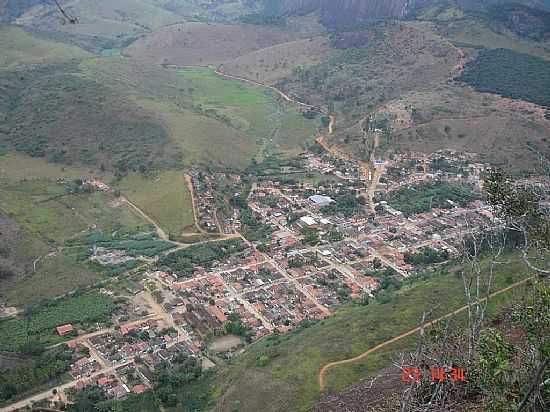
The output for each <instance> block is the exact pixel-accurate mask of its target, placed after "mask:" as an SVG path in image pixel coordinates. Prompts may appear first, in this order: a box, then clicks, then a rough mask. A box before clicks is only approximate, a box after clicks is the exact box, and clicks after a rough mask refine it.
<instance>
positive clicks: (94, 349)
mask: <svg viewBox="0 0 550 412" xmlns="http://www.w3.org/2000/svg"><path fill="white" fill-rule="evenodd" d="M297 164H299V165H301V167H302V168H303V169H302V170H303V171H304V172H305V174H306V176H308V175H309V176H315V177H316V179H311V180H308V179H303V180H296V179H292V176H293V175H292V174H291V175H289V176H290V178H284V179H276V178H273V177H269V176H268V177H265V178H256V179H253V181H250V182H248V183H246V182H243V179H241V177H240V176H235V175H230V174H225V173H212V174H208V175H207V174H206V173H204V172H196V171H192V172H191V173H190V177H189V183H190V185H191V188H192V190H193V191H194V195H195V197H196V198H197V199H199V200H198V201H197V204H195V205H194V207H195V208H196V209H197V210H196V215H197V216H198V222H199V226H200V227H201V228H202V229H203V230H204V232H205V233H208V234H216V233H217V234H218V235H219V236H231V239H229V240H224V241H216V239H215V238H214V239H213V240H212V241H208V242H206V243H203V244H196V245H190V246H181V245H179V246H178V247H175V248H172V249H168V250H163V251H162V253H158V254H157V255H156V256H154V257H151V256H138V257H134V258H136V259H137V260H138V261H139V262H140V264H141V265H143V267H144V269H143V270H137V271H134V272H133V277H132V279H133V280H127V281H126V283H125V284H126V288H125V289H124V290H122V291H121V290H120V288H118V289H117V290H114V288H112V287H111V286H110V285H109V284H106V285H105V286H104V287H103V288H102V289H101V293H103V294H105V295H108V296H112V297H117V296H118V297H121V296H123V297H124V299H125V300H124V302H125V303H124V304H123V305H122V306H120V307H119V309H117V310H116V311H114V312H113V313H112V315H111V320H110V322H108V324H97V325H96V327H95V328H88V329H86V330H81V329H79V327H78V325H72V324H66V325H59V326H58V327H57V329H56V333H57V334H58V335H59V336H60V337H63V338H64V339H65V340H66V343H61V344H59V345H65V346H66V350H67V351H69V352H70V354H71V355H70V356H71V357H72V358H71V359H72V363H71V366H70V376H71V379H70V380H69V381H68V382H66V383H64V384H63V385H61V386H59V387H57V388H56V389H55V391H53V392H52V390H49V391H46V392H43V393H42V394H38V395H36V396H35V397H33V398H32V399H31V401H39V402H43V401H44V400H49V401H50V402H54V403H55V402H67V401H70V398H71V396H74V394H75V393H76V392H77V391H79V390H82V389H83V388H86V387H95V388H97V390H99V391H101V392H102V393H103V395H104V396H106V397H107V398H114V399H121V398H124V397H126V396H128V395H129V394H131V393H141V392H144V391H147V390H149V389H150V388H151V386H152V376H153V373H154V371H155V370H156V369H158V368H162V367H166V366H167V365H171V364H172V363H174V362H181V360H182V359H187V358H192V359H195V360H196V362H198V364H199V365H200V366H201V367H202V368H203V369H208V368H211V367H213V366H215V365H216V363H218V362H220V361H221V360H223V359H228V358H230V357H232V356H234V355H235V354H237V353H240V352H242V351H243V350H245V348H246V345H247V344H249V343H251V342H254V341H255V340H258V339H261V338H262V337H264V336H267V335H270V334H272V333H274V332H276V333H285V332H288V331H289V330H292V329H294V328H296V327H299V326H300V325H302V324H303V323H304V322H315V321H318V320H321V319H324V318H326V317H328V316H331V314H332V313H333V312H334V311H335V310H336V309H337V308H338V307H339V306H341V305H343V304H347V303H351V302H358V303H362V304H365V303H367V302H368V300H369V299H372V298H375V297H376V296H378V295H379V294H381V293H382V292H383V291H384V289H385V288H387V287H391V285H392V284H393V285H395V284H399V283H400V282H403V281H405V280H406V279H408V278H410V277H411V276H414V275H415V274H417V273H419V272H422V271H426V270H435V269H436V268H437V267H439V266H441V265H444V264H445V263H446V262H448V261H450V260H452V259H453V258H455V257H457V256H458V255H459V254H460V248H461V247H462V245H461V243H460V242H461V239H462V238H463V235H466V234H469V233H474V232H475V231H477V230H480V229H482V228H486V227H489V226H491V225H495V224H498V222H497V221H496V219H495V217H494V216H493V215H492V213H491V210H490V208H489V206H488V205H487V204H485V203H484V202H483V200H482V197H481V188H482V178H483V173H484V171H485V170H486V169H487V168H488V165H487V164H485V163H483V162H481V161H480V160H479V159H478V158H477V157H476V156H474V155H470V154H464V153H452V152H438V153H434V154H432V155H431V156H427V155H425V154H414V153H412V154H407V155H392V157H391V158H388V159H385V160H378V161H376V164H374V165H372V167H373V170H368V171H366V172H362V171H364V168H363V166H360V165H358V164H355V163H354V162H353V160H350V159H346V160H342V159H339V158H337V157H335V156H334V155H333V154H331V153H329V152H326V151H321V152H320V153H318V152H307V153H303V154H302V155H301V156H300V158H299V159H298V161H297ZM286 170H288V168H287V169H286ZM376 172H379V173H378V174H379V177H380V178H379V180H378V181H377V182H375V183H374V186H375V187H374V190H373V187H372V186H373V182H372V180H373V176H374V175H375V174H376ZM546 183H547V182H546ZM84 184H85V185H90V186H93V187H94V188H96V189H97V190H109V187H108V186H106V185H104V184H103V183H101V182H99V181H95V180H94V181H89V182H84ZM403 197H405V199H406V201H405V202H404V201H403V200H402V198H403ZM222 203H225V204H224V205H223V208H221V207H220V204H222ZM91 249H92V250H91V252H90V257H89V259H90V260H91V261H94V262H96V263H97V264H112V263H113V262H115V263H121V262H122V263H124V262H125V261H126V259H131V258H130V257H126V256H125V255H124V254H122V253H121V252H118V251H116V250H109V249H108V248H102V247H97V246H96V245H93V246H92V247H91ZM140 267H141V266H140ZM138 269H139V268H138ZM388 285H389V286H388ZM22 402H23V403H20V404H17V403H16V404H14V406H13V407H12V409H8V410H16V409H17V407H21V406H23V405H27V404H28V399H27V400H25V401H22Z"/></svg>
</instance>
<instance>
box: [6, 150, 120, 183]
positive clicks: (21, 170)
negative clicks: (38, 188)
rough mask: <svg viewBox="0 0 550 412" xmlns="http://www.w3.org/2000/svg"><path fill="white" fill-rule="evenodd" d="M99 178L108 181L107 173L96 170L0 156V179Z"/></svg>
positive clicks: (40, 160) (33, 158) (15, 155)
mask: <svg viewBox="0 0 550 412" xmlns="http://www.w3.org/2000/svg"><path fill="white" fill-rule="evenodd" d="M93 176H95V177H100V178H101V179H105V180H110V178H111V176H110V175H109V174H108V173H100V172H98V171H96V170H90V169H86V168H81V167H76V166H71V167H66V166H63V165H60V164H55V163H48V162H47V161H46V160H45V159H40V158H36V157H30V156H27V155H23V154H20V153H7V154H5V155H3V156H1V155H0V179H8V180H11V181H21V180H33V179H42V180H43V179H48V180H56V179H83V178H87V177H93Z"/></svg>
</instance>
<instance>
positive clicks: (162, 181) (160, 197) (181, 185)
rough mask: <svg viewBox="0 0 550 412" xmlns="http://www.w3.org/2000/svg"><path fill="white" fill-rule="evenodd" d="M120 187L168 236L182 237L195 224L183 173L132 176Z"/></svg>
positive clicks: (125, 179) (120, 184) (172, 172)
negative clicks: (148, 176)
mask: <svg viewBox="0 0 550 412" xmlns="http://www.w3.org/2000/svg"><path fill="white" fill-rule="evenodd" d="M117 187H118V188H119V189H120V190H121V192H122V194H123V195H124V196H126V197H127V198H128V199H129V200H130V201H131V202H133V203H134V204H136V205H137V206H138V207H139V208H140V209H141V210H142V211H143V212H145V213H146V214H147V215H148V216H150V217H151V218H152V219H153V220H154V221H155V222H157V223H158V224H159V225H160V227H161V228H162V229H163V230H165V231H166V233H169V234H172V235H174V236H179V235H180V234H181V233H182V232H183V231H185V230H188V229H190V228H191V226H192V225H193V224H194V221H193V208H192V205H191V196H190V193H189V192H188V190H187V186H186V185H185V180H184V178H183V173H182V172H177V171H171V172H163V173H161V174H158V175H156V176H154V177H150V178H147V177H144V176H143V175H140V174H131V175H129V176H127V177H125V178H124V179H122V180H121V181H120V182H119V183H118V185H117ZM191 231H194V229H193V228H191Z"/></svg>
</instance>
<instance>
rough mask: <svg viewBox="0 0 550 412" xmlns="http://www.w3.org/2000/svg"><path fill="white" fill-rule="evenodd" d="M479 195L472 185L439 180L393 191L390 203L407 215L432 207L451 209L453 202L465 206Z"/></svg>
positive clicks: (388, 198)
mask: <svg viewBox="0 0 550 412" xmlns="http://www.w3.org/2000/svg"><path fill="white" fill-rule="evenodd" d="M478 198H479V195H478V194H477V193H475V192H474V191H473V189H472V188H471V187H470V186H467V185H458V184H450V183H445V182H437V183H432V184H423V185H420V186H416V187H410V188H404V189H400V190H397V191H396V192H394V193H391V194H390V195H389V196H388V197H387V199H386V200H387V201H388V203H389V204H390V205H391V206H392V207H393V208H395V209H397V210H400V211H401V212H403V213H404V214H406V215H413V214H417V213H424V212H428V211H430V210H431V209H432V208H438V209H451V208H452V207H453V204H451V203H449V200H450V201H451V202H453V203H454V204H456V205H459V206H464V205H466V204H468V203H469V202H471V201H473V200H475V199H478Z"/></svg>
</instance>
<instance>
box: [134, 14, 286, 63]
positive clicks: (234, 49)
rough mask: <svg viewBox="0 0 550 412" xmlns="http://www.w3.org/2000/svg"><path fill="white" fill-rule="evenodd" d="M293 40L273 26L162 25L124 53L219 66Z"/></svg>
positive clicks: (150, 59) (151, 60)
mask: <svg viewBox="0 0 550 412" xmlns="http://www.w3.org/2000/svg"><path fill="white" fill-rule="evenodd" d="M290 40H293V38H292V35H291V34H289V33H288V32H286V31H285V30H282V29H278V28H273V27H266V26H256V25H249V24H233V25H230V24H207V23H194V22H191V23H181V24H174V25H170V26H166V27H162V28H160V29H158V30H156V31H154V32H153V33H152V34H150V35H147V36H145V37H143V38H141V39H139V40H137V41H135V42H134V43H132V44H131V45H130V46H128V47H127V48H126V49H125V50H124V54H125V55H127V56H131V57H134V58H136V59H138V60H142V61H145V62H147V63H154V64H164V63H166V64H175V65H178V66H188V65H216V64H220V63H223V62H225V61H227V60H230V59H234V58H236V57H238V56H242V55H244V54H247V53H250V52H252V51H254V50H259V49H263V48H266V47H270V46H273V45H275V44H279V43H284V42H288V41H290Z"/></svg>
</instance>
